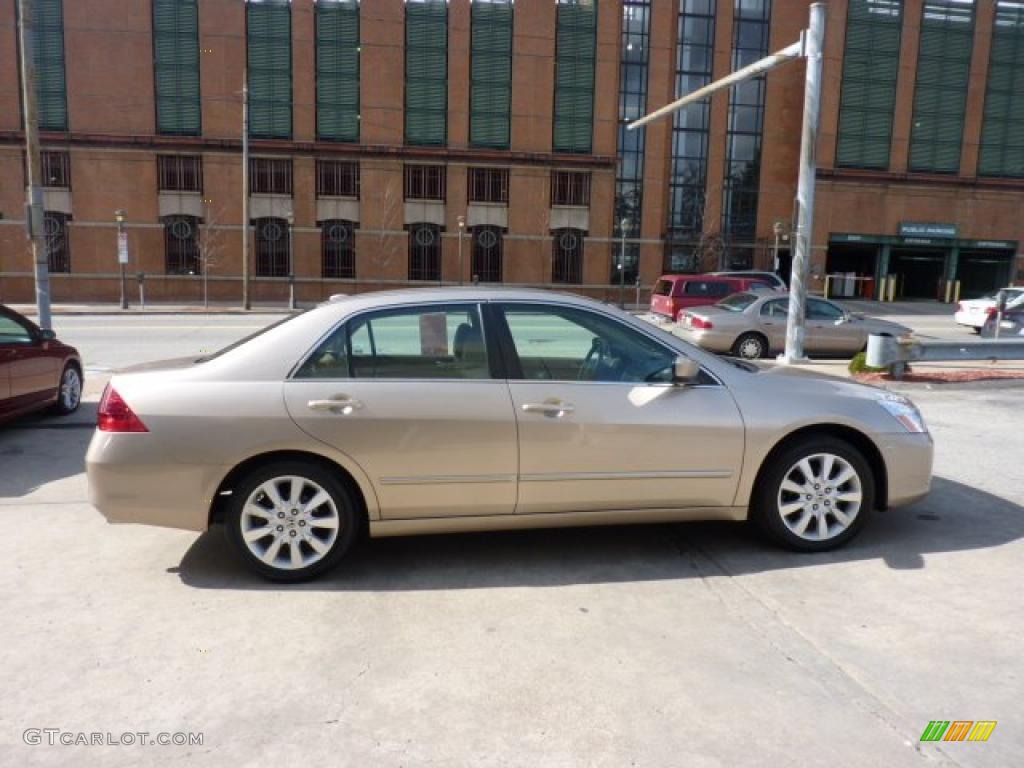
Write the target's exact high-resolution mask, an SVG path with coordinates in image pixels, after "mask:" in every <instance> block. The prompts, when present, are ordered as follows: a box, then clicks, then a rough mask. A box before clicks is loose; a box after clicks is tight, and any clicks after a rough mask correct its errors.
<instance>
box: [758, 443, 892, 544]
mask: <svg viewBox="0 0 1024 768" xmlns="http://www.w3.org/2000/svg"><path fill="white" fill-rule="evenodd" d="M817 454H832V455H833V456H837V457H839V458H841V459H843V460H845V461H846V462H847V463H848V464H849V466H850V467H852V468H853V470H854V471H855V472H856V475H857V477H856V481H857V483H858V484H859V492H860V494H861V500H860V507H859V508H858V509H857V511H856V513H855V516H854V517H853V519H852V521H851V522H850V523H849V524H848V525H847V526H846V527H845V528H844V529H842V530H839V531H837V532H836V534H835V535H832V536H830V537H828V538H823V539H809V538H804V537H802V536H800V535H798V534H797V533H796V532H794V531H793V530H790V528H789V526H788V525H787V524H786V522H785V520H784V516H783V514H782V512H781V511H780V499H781V498H783V497H782V483H783V481H784V480H785V479H786V477H787V475H789V474H790V472H791V471H792V470H794V469H795V468H796V465H797V464H798V462H800V461H801V459H805V458H808V457H814V456H816V455H817ZM815 465H817V467H816V466H815ZM811 466H812V469H815V468H818V469H820V468H821V464H820V462H817V461H812V464H811ZM832 476H833V477H836V476H838V473H835V472H833V473H832ZM841 487H842V488H845V489H847V490H848V489H850V488H851V487H852V485H851V481H846V482H845V483H843V484H842V486H841ZM829 490H830V491H831V490H833V489H831V488H829ZM834 490H835V492H837V493H838V492H840V488H838V487H837V488H835V489H834ZM822 491H824V489H822ZM811 492H812V493H815V491H813V490H812V491H811ZM786 494H787V495H786V498H789V499H792V498H793V497H794V496H796V497H797V498H796V500H793V501H790V502H789V503H790V504H793V503H796V501H800V502H801V503H803V502H804V501H806V503H807V504H813V503H815V502H817V503H819V504H820V505H821V506H818V507H814V509H821V510H822V511H823V512H824V516H825V519H826V529H828V528H830V527H832V526H833V525H838V523H839V520H838V518H837V517H835V516H834V515H833V513H832V512H831V511H829V510H827V509H826V508H825V507H824V501H823V500H822V499H821V498H819V497H818V496H815V497H813V498H811V499H807V498H806V497H805V498H804V499H803V500H801V499H800V498H799V496H798V495H796V494H790V493H789V492H788V491H786ZM832 498H833V499H835V498H836V497H832ZM843 503H846V502H843ZM836 504H837V507H838V502H836ZM874 507H875V476H874V473H873V472H872V471H871V466H870V464H868V462H867V460H866V459H865V458H864V456H863V454H862V453H861V452H860V451H859V450H857V449H856V448H855V447H854V446H852V445H851V444H850V443H848V442H846V441H845V440H841V439H839V438H836V437H829V436H824V435H823V436H810V437H807V438H804V439H802V440H798V441H795V442H793V443H792V444H791V445H788V446H786V447H784V448H783V449H782V450H780V451H777V452H775V453H774V454H773V455H771V456H769V458H768V459H767V462H766V464H765V465H764V467H763V468H762V470H761V472H760V474H759V476H758V479H757V485H756V487H755V488H754V491H753V495H752V497H751V505H750V512H751V517H752V518H753V520H754V522H755V523H757V525H758V527H759V528H760V529H761V530H762V531H763V532H764V533H765V534H766V535H767V536H768V537H769V538H770V539H772V540H773V541H775V542H776V543H778V544H781V545H782V546H784V547H786V548H788V549H792V550H796V551H800V552H824V551H826V550H829V549H835V548H836V547H840V546H842V545H843V544H845V543H846V542H848V541H849V540H850V539H852V538H853V537H854V536H856V535H857V534H858V533H859V532H860V530H861V529H862V528H863V527H864V524H865V522H866V520H867V517H868V515H869V514H870V513H871V511H872V510H873V509H874ZM846 511H849V507H847V509H846ZM804 513H809V514H810V515H815V514H817V513H814V512H812V511H811V510H806V509H804V510H799V514H801V515H803V514H804ZM795 514H796V513H794V516H795ZM830 517H831V523H829V522H828V520H829V518H830ZM811 521H812V522H813V523H814V525H815V526H816V525H817V518H816V517H811ZM796 522H800V519H799V518H798V519H797V520H796ZM810 527H811V525H810V524H808V528H810ZM811 535H815V533H814V532H812V534H811Z"/></svg>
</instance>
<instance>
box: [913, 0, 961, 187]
mask: <svg viewBox="0 0 1024 768" xmlns="http://www.w3.org/2000/svg"><path fill="white" fill-rule="evenodd" d="M973 47H974V6H973V5H964V4H963V3H958V2H955V0H926V2H925V4H924V11H923V17H922V19H921V42H920V50H919V52H918V57H917V82H916V85H915V87H914V119H913V127H912V128H911V131H910V170H911V171H928V172H932V173H956V172H957V171H959V170H960V148H961V144H962V140H963V132H964V113H965V111H966V107H967V86H968V81H969V78H970V71H971V50H972V49H973Z"/></svg>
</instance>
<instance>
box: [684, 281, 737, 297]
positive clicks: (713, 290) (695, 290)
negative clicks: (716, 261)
mask: <svg viewBox="0 0 1024 768" xmlns="http://www.w3.org/2000/svg"><path fill="white" fill-rule="evenodd" d="M731 290H732V285H731V284H730V283H727V282H724V281H722V280H690V281H688V282H687V283H686V285H685V286H684V288H683V293H685V294H686V295H687V296H715V297H717V296H728V295H729V292H730V291H731Z"/></svg>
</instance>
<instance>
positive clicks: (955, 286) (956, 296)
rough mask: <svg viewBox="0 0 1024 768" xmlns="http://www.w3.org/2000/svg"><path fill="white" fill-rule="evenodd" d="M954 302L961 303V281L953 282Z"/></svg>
mask: <svg viewBox="0 0 1024 768" xmlns="http://www.w3.org/2000/svg"><path fill="white" fill-rule="evenodd" d="M953 302H954V303H956V304H959V303H960V281H959V280H956V281H954V282H953Z"/></svg>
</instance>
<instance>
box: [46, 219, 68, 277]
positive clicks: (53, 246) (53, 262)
mask: <svg viewBox="0 0 1024 768" xmlns="http://www.w3.org/2000/svg"><path fill="white" fill-rule="evenodd" d="M70 218H71V217H70V216H68V215H67V214H66V213H55V212H53V211H46V212H44V213H43V239H44V241H45V243H46V261H47V263H48V264H49V267H50V271H51V272H70V271H71V249H70V247H69V245H68V219H70Z"/></svg>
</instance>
